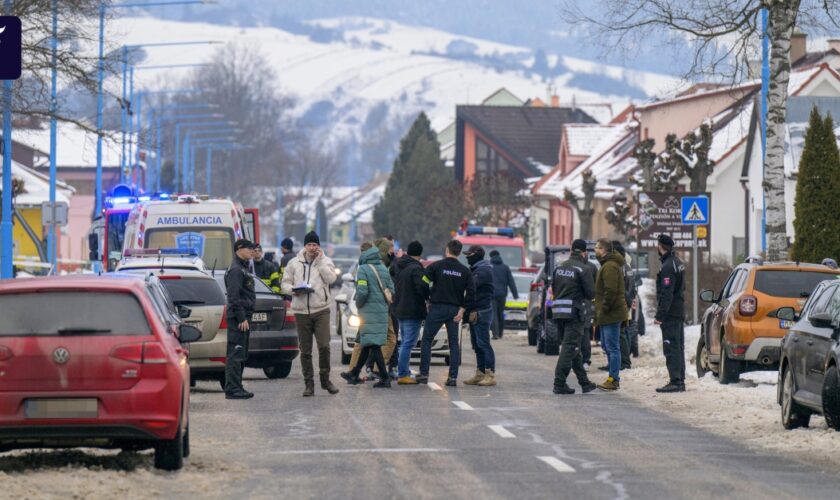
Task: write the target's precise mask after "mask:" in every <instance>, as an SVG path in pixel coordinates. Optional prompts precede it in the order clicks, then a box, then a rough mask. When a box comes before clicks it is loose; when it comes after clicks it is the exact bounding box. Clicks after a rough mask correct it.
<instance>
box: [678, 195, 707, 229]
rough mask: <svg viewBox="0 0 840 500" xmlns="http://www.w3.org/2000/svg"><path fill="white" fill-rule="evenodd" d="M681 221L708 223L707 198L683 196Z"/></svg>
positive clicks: (684, 222)
mask: <svg viewBox="0 0 840 500" xmlns="http://www.w3.org/2000/svg"><path fill="white" fill-rule="evenodd" d="M681 202H682V210H681V213H682V223H683V224H688V225H695V226H702V225H705V224H708V223H709V198H708V197H706V196H683V197H682V198H681Z"/></svg>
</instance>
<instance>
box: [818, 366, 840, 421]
mask: <svg viewBox="0 0 840 500" xmlns="http://www.w3.org/2000/svg"><path fill="white" fill-rule="evenodd" d="M822 403H823V415H825V423H826V424H828V426H829V427H830V428H832V429H834V430H835V431H840V371H838V370H837V365H833V366H831V367H829V368H828V370H826V372H825V381H823V390H822Z"/></svg>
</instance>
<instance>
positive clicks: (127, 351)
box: [111, 342, 167, 365]
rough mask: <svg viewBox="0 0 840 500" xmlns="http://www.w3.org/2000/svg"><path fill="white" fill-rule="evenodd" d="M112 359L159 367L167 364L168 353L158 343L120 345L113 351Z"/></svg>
mask: <svg viewBox="0 0 840 500" xmlns="http://www.w3.org/2000/svg"><path fill="white" fill-rule="evenodd" d="M111 357H112V358H116V359H121V360H123V361H129V362H131V363H138V364H152V365H157V364H163V363H166V362H167V359H166V352H165V351H164V350H163V346H162V345H160V344H159V343H157V342H137V343H136V344H123V345H118V346H116V347H114V348H113V349H111Z"/></svg>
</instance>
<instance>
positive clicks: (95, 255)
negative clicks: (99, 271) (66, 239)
mask: <svg viewBox="0 0 840 500" xmlns="http://www.w3.org/2000/svg"><path fill="white" fill-rule="evenodd" d="M88 250H89V253H88V259H90V260H92V261H94V262H95V261H97V260H99V235H98V234H96V233H90V234H89V235H88Z"/></svg>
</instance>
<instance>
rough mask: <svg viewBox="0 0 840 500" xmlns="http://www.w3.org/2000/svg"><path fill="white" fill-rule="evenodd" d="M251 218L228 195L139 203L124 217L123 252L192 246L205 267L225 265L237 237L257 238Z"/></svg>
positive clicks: (222, 267)
mask: <svg viewBox="0 0 840 500" xmlns="http://www.w3.org/2000/svg"><path fill="white" fill-rule="evenodd" d="M252 220H253V219H252V217H251V216H250V215H249V214H246V212H245V210H244V209H243V208H242V206H241V205H239V204H238V203H234V202H233V201H231V200H228V199H220V198H213V199H211V198H208V197H206V196H195V195H181V196H178V197H177V198H175V199H172V200H166V201H164V200H160V201H147V202H144V203H138V204H137V205H135V206H134V208H133V209H132V210H131V213H130V214H129V216H128V220H127V221H126V228H125V240H124V244H123V255H125V251H126V250H129V249H137V248H192V249H195V250H196V252H197V253H198V256H199V257H201V259H202V260H203V261H204V263H205V264H206V265H207V267H208V268H214V269H227V268H228V267H229V266H230V263H231V262H232V260H233V244H234V242H235V241H236V240H238V239H239V238H247V239H249V240H251V241H257V240H256V237H255V233H256V231H258V229H257V228H256V227H255V225H254V224H253V223H252V222H250V221H252Z"/></svg>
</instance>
